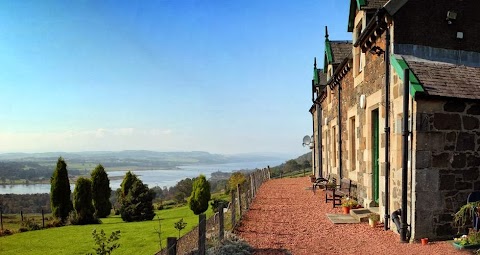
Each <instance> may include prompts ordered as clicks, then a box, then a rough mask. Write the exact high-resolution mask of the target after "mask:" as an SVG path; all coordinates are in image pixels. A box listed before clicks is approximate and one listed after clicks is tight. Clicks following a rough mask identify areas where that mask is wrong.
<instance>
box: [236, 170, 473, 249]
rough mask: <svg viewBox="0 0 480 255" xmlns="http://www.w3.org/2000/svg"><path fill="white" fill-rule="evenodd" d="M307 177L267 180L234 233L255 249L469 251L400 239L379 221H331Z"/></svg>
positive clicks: (321, 197)
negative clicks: (340, 222) (310, 188)
mask: <svg viewBox="0 0 480 255" xmlns="http://www.w3.org/2000/svg"><path fill="white" fill-rule="evenodd" d="M306 187H311V184H310V179H309V178H307V177H302V178H285V179H276V180H270V181H268V182H266V183H265V184H264V185H263V186H262V187H261V188H260V190H259V192H258V193H257V197H256V199H255V201H254V203H253V204H252V206H251V208H250V210H249V211H248V212H247V213H246V214H245V215H244V219H243V221H242V224H241V225H240V226H239V228H238V229H237V234H238V235H240V236H241V237H242V238H243V239H245V240H246V241H247V242H249V243H250V244H251V245H252V246H254V247H255V248H256V249H257V252H256V253H255V254H262V255H263V254H285V251H290V252H291V253H292V254H375V255H379V254H399V255H407V254H422V255H423V254H445V255H453V254H470V253H469V252H465V251H458V250H455V249H454V248H453V247H452V245H451V244H450V243H447V242H431V243H429V245H421V244H419V243H414V244H410V243H408V244H403V243H400V236H399V235H398V234H396V233H394V232H393V231H387V232H385V231H384V230H383V225H379V226H377V227H376V228H371V227H370V226H369V225H368V224H367V223H360V224H340V225H339V224H337V225H334V224H333V223H331V222H330V220H329V219H328V218H327V217H326V213H341V209H340V208H335V209H333V208H332V205H331V202H330V203H328V204H325V200H324V197H325V195H324V193H323V191H317V192H316V194H313V192H312V191H311V190H306Z"/></svg>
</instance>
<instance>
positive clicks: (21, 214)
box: [20, 211, 23, 222]
mask: <svg viewBox="0 0 480 255" xmlns="http://www.w3.org/2000/svg"><path fill="white" fill-rule="evenodd" d="M20 216H21V217H22V222H23V211H20Z"/></svg>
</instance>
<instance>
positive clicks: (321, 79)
mask: <svg viewBox="0 0 480 255" xmlns="http://www.w3.org/2000/svg"><path fill="white" fill-rule="evenodd" d="M318 76H319V81H318V84H319V85H320V86H325V85H327V74H326V73H324V72H323V69H320V72H318Z"/></svg>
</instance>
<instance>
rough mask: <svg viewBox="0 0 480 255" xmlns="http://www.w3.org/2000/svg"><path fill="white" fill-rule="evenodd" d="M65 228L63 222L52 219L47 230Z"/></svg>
mask: <svg viewBox="0 0 480 255" xmlns="http://www.w3.org/2000/svg"><path fill="white" fill-rule="evenodd" d="M61 226H63V222H62V221H61V220H58V219H52V220H50V221H49V222H47V225H45V227H46V228H58V227H61Z"/></svg>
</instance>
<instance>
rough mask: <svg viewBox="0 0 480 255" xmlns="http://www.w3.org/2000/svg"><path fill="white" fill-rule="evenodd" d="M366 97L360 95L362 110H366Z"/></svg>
mask: <svg viewBox="0 0 480 255" xmlns="http://www.w3.org/2000/svg"><path fill="white" fill-rule="evenodd" d="M366 105H367V104H366V102H365V95H360V109H365V106H366Z"/></svg>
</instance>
